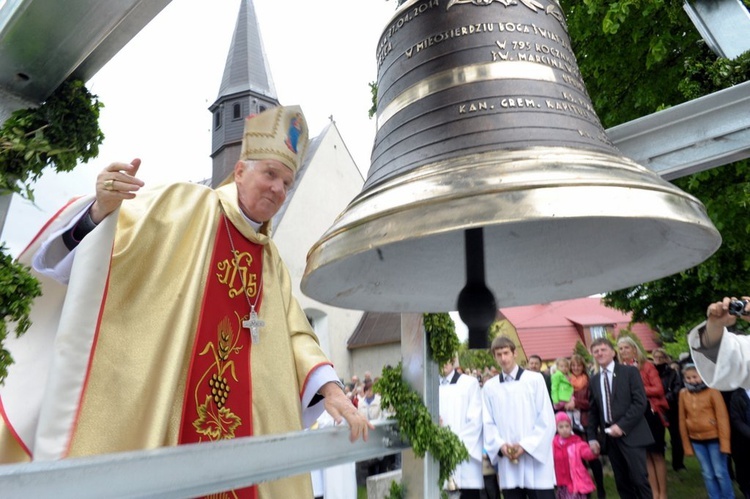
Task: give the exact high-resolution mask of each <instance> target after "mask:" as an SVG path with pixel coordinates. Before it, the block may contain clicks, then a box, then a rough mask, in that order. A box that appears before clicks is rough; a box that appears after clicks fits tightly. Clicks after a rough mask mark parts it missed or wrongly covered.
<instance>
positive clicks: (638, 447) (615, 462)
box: [586, 338, 654, 499]
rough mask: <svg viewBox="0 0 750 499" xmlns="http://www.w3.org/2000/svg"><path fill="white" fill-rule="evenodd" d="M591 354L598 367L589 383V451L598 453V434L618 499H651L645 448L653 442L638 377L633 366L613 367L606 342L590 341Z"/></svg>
mask: <svg viewBox="0 0 750 499" xmlns="http://www.w3.org/2000/svg"><path fill="white" fill-rule="evenodd" d="M591 353H592V355H593V356H594V360H596V363H597V364H598V366H599V372H598V373H597V374H595V375H594V376H592V377H591V381H590V383H589V400H590V402H591V404H590V405H591V407H590V410H589V423H588V427H587V428H586V433H587V436H588V440H589V445H590V446H591V450H592V451H594V452H595V453H598V452H599V451H600V448H599V441H598V440H597V439H596V436H597V433H598V431H602V432H603V433H604V447H605V451H606V454H607V455H608V456H609V460H610V462H611V463H612V471H613V472H614V474H615V484H616V485H617V492H618V493H619V494H620V497H621V498H622V499H630V498H640V499H651V498H652V493H651V486H650V485H649V483H648V471H647V469H646V446H648V445H650V444H652V443H653V442H654V438H653V437H652V436H651V431H650V430H649V429H648V424H647V423H646V419H645V418H644V416H643V415H644V413H645V412H646V406H647V404H648V400H647V399H646V392H645V391H644V389H643V381H642V380H641V374H640V373H639V372H638V369H637V368H635V367H633V366H625V365H622V364H617V363H615V348H614V346H612V343H611V342H610V341H609V340H608V339H606V338H598V339H596V340H594V342H593V343H592V344H591Z"/></svg>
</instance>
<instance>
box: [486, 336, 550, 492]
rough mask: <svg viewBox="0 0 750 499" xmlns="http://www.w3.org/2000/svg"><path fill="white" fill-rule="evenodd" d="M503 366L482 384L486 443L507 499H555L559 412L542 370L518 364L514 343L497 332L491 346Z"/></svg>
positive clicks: (493, 353) (494, 355) (495, 356)
mask: <svg viewBox="0 0 750 499" xmlns="http://www.w3.org/2000/svg"><path fill="white" fill-rule="evenodd" d="M490 351H491V352H492V355H493V357H494V358H495V360H496V361H497V363H498V364H499V365H500V367H501V372H500V374H499V375H498V376H495V377H494V378H492V379H490V380H488V381H487V382H486V383H485V384H484V386H483V387H482V400H483V402H484V414H483V420H484V428H483V430H484V447H485V449H486V450H487V455H488V456H489V458H490V461H491V462H492V464H493V465H494V464H496V465H497V466H498V474H499V476H500V488H501V489H502V491H503V497H504V498H505V499H525V498H529V499H531V498H538V499H553V498H554V497H555V491H554V488H555V465H554V459H553V455H552V439H553V438H554V436H555V415H554V411H553V410H552V402H551V401H550V398H549V394H548V393H547V385H546V383H545V382H544V378H543V377H542V375H541V373H537V372H533V371H528V370H524V369H522V368H521V367H519V366H518V364H517V363H516V345H515V344H514V343H513V340H511V339H510V338H508V337H505V336H498V337H497V338H495V339H494V340H493V341H492V346H491V347H490Z"/></svg>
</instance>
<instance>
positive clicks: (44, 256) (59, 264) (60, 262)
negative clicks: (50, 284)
mask: <svg viewBox="0 0 750 499" xmlns="http://www.w3.org/2000/svg"><path fill="white" fill-rule="evenodd" d="M91 204H93V202H92V203H90V204H88V205H86V206H84V207H83V208H82V209H81V211H79V212H78V213H77V214H76V215H75V216H73V217H72V218H71V220H70V222H69V223H68V224H67V225H66V226H65V227H63V228H62V229H60V230H58V231H57V232H55V233H53V234H52V235H51V236H50V237H49V238H47V240H46V241H44V242H43V243H42V246H41V247H40V248H39V250H38V251H37V252H36V253H35V254H34V258H33V260H32V261H31V266H32V267H33V269H34V270H36V271H37V272H39V273H40V274H42V275H43V276H46V277H49V278H50V279H54V280H55V281H57V282H59V283H61V284H68V281H70V270H71V269H72V268H73V260H74V259H75V254H76V250H75V248H74V249H73V250H72V251H71V250H69V249H68V247H67V246H65V243H64V242H63V239H62V236H63V234H64V233H65V232H67V231H69V230H70V229H71V228H72V227H73V226H75V224H77V223H78V220H80V218H81V216H83V214H84V213H86V211H87V210H88V209H89V207H90V206H91Z"/></svg>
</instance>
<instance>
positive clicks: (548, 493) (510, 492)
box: [503, 488, 555, 499]
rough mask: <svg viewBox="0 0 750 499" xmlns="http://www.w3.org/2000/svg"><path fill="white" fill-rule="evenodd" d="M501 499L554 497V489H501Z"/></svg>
mask: <svg viewBox="0 0 750 499" xmlns="http://www.w3.org/2000/svg"><path fill="white" fill-rule="evenodd" d="M503 499H555V489H543V490H540V489H521V488H517V489H503Z"/></svg>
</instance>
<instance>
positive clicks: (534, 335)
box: [500, 297, 658, 360]
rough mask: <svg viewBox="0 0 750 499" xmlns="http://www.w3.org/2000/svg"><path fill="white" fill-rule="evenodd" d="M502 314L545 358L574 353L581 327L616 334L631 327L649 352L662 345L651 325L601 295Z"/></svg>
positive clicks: (525, 343)
mask: <svg viewBox="0 0 750 499" xmlns="http://www.w3.org/2000/svg"><path fill="white" fill-rule="evenodd" d="M500 314H501V316H502V318H504V319H507V320H508V322H510V323H511V324H512V325H513V327H514V328H515V329H516V331H517V333H518V338H519V340H520V341H521V345H522V346H523V349H524V351H525V352H526V354H527V355H531V354H536V355H539V356H540V357H541V358H542V359H544V360H551V359H555V358H557V357H567V356H570V354H571V352H572V349H573V347H574V346H575V344H576V342H577V341H578V340H581V341H583V339H584V338H583V337H582V336H581V331H580V330H579V327H583V328H588V327H592V326H604V327H609V328H611V329H612V330H613V331H614V333H615V336H617V335H618V334H619V333H620V331H622V330H624V329H630V331H632V332H633V334H635V335H636V336H638V338H639V339H640V340H641V343H642V344H643V347H644V348H645V349H646V350H648V351H649V352H650V351H651V350H653V349H654V348H656V347H657V346H658V344H657V343H656V338H657V335H656V332H655V331H653V330H652V329H651V328H650V327H649V326H648V325H646V324H642V323H633V324H631V314H629V313H624V312H621V311H619V310H615V309H613V308H609V307H607V306H605V305H604V303H602V301H601V298H593V297H589V298H577V299H573V300H562V301H553V302H550V303H542V304H538V305H526V306H521V307H508V308H501V309H500ZM577 326H579V327H577Z"/></svg>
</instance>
